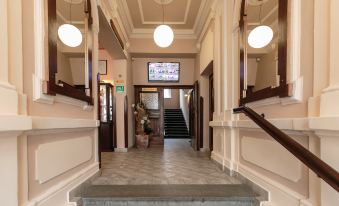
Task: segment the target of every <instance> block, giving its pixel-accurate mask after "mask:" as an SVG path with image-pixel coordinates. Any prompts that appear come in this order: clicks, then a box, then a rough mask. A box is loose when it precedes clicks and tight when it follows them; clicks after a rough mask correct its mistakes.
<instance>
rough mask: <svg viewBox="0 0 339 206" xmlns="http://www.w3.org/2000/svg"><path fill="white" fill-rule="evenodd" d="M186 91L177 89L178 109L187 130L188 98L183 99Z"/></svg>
mask: <svg viewBox="0 0 339 206" xmlns="http://www.w3.org/2000/svg"><path fill="white" fill-rule="evenodd" d="M188 91H189V90H188V89H179V100H180V101H179V102H180V109H181V111H182V113H183V115H184V118H185V122H186V126H187V128H189V122H190V121H189V120H190V119H189V98H188V97H185V94H187V93H188Z"/></svg>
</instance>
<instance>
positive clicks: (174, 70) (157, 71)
mask: <svg viewBox="0 0 339 206" xmlns="http://www.w3.org/2000/svg"><path fill="white" fill-rule="evenodd" d="M179 75H180V63H179V62H148V81H149V82H162V81H163V82H178V81H179Z"/></svg>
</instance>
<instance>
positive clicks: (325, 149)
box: [317, 131, 339, 206]
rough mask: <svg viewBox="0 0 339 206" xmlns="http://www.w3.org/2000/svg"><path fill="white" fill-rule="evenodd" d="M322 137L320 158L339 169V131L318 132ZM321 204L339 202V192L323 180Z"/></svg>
mask: <svg viewBox="0 0 339 206" xmlns="http://www.w3.org/2000/svg"><path fill="white" fill-rule="evenodd" d="M317 135H318V136H319V137H320V158H321V159H322V160H323V161H325V162H326V163H327V164H329V165H330V166H331V167H333V168H334V169H335V170H337V171H338V170H339V159H338V155H339V152H338V145H339V134H338V131H333V132H329V131H328V132H327V131H321V132H317ZM320 188H321V198H320V199H321V205H322V206H330V205H334V204H336V203H338V202H339V195H338V192H337V191H335V190H334V189H333V188H332V187H331V186H329V185H328V184H327V183H326V182H324V181H323V180H321V187H320Z"/></svg>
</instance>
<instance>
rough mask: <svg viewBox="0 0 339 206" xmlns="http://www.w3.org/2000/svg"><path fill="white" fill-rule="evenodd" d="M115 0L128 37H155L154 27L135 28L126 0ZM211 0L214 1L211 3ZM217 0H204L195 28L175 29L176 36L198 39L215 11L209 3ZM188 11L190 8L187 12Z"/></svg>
mask: <svg viewBox="0 0 339 206" xmlns="http://www.w3.org/2000/svg"><path fill="white" fill-rule="evenodd" d="M115 1H116V2H117V5H118V8H117V12H116V13H117V14H118V17H119V19H120V22H119V24H120V25H123V26H122V27H124V31H125V32H126V36H127V37H128V38H153V32H154V29H140V28H135V26H134V24H133V21H132V17H131V13H130V11H129V8H128V5H127V2H126V0H115ZM139 1H140V0H139ZM211 1H212V3H209V2H211ZM216 1H217V0H202V1H201V5H200V7H199V10H198V14H197V18H196V21H195V23H194V26H193V28H192V29H174V35H175V38H177V39H198V37H199V36H200V35H201V33H202V32H203V29H204V26H205V25H206V21H207V20H208V17H209V16H210V13H211V12H212V13H215V12H214V10H215V9H213V8H212V9H211V8H210V7H209V5H213V6H214V7H215V6H216ZM188 3H191V0H189V2H188ZM189 6H190V5H188V7H187V10H188V8H189ZM139 8H140V7H139ZM188 12H189V10H188V11H187V12H186V13H188ZM187 15H188V14H187ZM186 20H187V19H186ZM186 20H185V22H186ZM142 21H143V23H144V22H145V21H144V20H142ZM151 23H152V24H153V23H154V24H158V22H151ZM159 23H161V22H159ZM165 23H167V24H178V23H177V22H176V23H173V22H165Z"/></svg>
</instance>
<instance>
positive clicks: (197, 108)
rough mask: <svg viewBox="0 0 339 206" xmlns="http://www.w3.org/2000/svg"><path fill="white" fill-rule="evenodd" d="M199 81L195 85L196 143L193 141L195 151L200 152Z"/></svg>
mask: <svg viewBox="0 0 339 206" xmlns="http://www.w3.org/2000/svg"><path fill="white" fill-rule="evenodd" d="M199 87H200V85H199V81H196V82H195V83H194V92H193V94H194V95H193V102H194V103H193V104H194V106H193V108H194V111H193V112H194V130H195V131H194V141H192V144H193V149H195V150H197V151H199V150H200V144H199V141H200V129H199V122H200V100H199V99H200V98H199V97H200V90H199Z"/></svg>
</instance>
